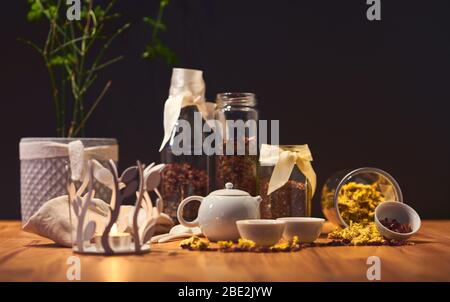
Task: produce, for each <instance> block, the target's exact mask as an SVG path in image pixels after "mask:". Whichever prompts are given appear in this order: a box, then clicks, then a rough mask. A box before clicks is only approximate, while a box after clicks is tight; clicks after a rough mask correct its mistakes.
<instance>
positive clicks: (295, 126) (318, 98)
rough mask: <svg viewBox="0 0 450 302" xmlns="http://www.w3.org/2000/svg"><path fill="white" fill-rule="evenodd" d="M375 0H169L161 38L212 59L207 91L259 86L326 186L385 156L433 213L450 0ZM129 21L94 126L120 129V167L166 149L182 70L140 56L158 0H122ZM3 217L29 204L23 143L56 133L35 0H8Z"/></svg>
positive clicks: (445, 190)
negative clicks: (167, 119)
mask: <svg viewBox="0 0 450 302" xmlns="http://www.w3.org/2000/svg"><path fill="white" fill-rule="evenodd" d="M365 3H366V1H365V0H352V1H335V0H327V1H325V0H322V1H298V0H296V1H294V0H291V1H288V0H277V1H257V0H254V1H236V0H233V1H230V0H227V1H224V0H223V1H212V0H192V1H183V0H172V1H171V3H170V5H169V8H168V10H167V13H166V17H165V20H166V23H167V25H168V32H167V33H164V34H163V35H162V38H163V39H164V41H165V42H166V43H167V44H168V45H169V46H170V47H171V48H172V49H173V50H174V51H175V52H176V53H177V54H178V55H179V57H180V58H181V61H182V64H181V65H180V67H189V68H198V69H202V70H203V71H204V77H205V80H206V85H207V97H208V99H210V100H213V99H214V97H215V94H216V93H217V92H222V91H249V92H255V93H256V94H257V97H258V101H259V105H258V108H259V110H260V113H261V118H262V119H279V120H280V128H281V129H280V130H281V143H282V144H288V143H289V144H303V143H308V144H309V146H310V148H311V150H312V152H313V156H314V163H313V164H314V167H315V169H316V172H317V174H318V185H319V186H318V188H319V190H318V193H319V194H316V196H315V198H314V205H313V212H314V215H321V211H320V204H319V198H320V196H319V195H320V188H321V186H322V185H323V183H324V181H325V180H326V178H327V177H329V176H330V175H331V174H332V173H334V172H336V171H338V170H341V169H346V168H358V167H362V166H374V167H378V168H381V169H384V170H386V171H388V172H389V173H391V174H392V175H393V176H394V177H395V178H396V179H397V180H398V182H399V183H400V185H401V187H402V190H403V193H404V197H405V201H406V202H407V203H409V204H411V205H412V206H413V207H415V208H416V209H417V210H418V212H419V214H421V215H422V216H423V217H424V218H450V205H449V198H448V196H449V193H450V192H449V180H450V165H449V162H450V160H449V159H450V156H449V155H450V140H449V128H450V127H449V126H450V125H449V124H450V122H449V118H448V114H449V111H448V110H447V108H448V106H447V102H448V101H449V97H450V85H449V71H450V18H449V17H448V15H449V12H450V1H437V0H433V1H425V0H423V1H407V0H396V1H386V0H382V20H381V21H373V22H370V21H368V20H367V19H366V9H367V8H368V6H367V5H366V4H365ZM117 9H118V10H119V11H120V12H121V13H122V14H123V20H128V21H130V22H132V23H133V24H132V28H131V29H130V30H129V31H128V32H127V33H126V34H125V35H124V36H122V37H121V38H120V39H119V40H118V41H117V42H116V44H114V45H115V46H114V48H113V50H112V51H111V52H110V53H109V56H110V57H112V56H113V55H114V54H124V55H126V59H125V60H123V61H122V62H120V63H118V64H116V65H114V66H112V67H110V68H109V69H107V70H106V71H105V72H104V73H103V74H102V78H101V79H100V80H99V81H98V86H96V87H94V89H93V91H94V93H95V94H98V93H99V91H100V90H101V88H102V86H101V85H104V83H106V81H107V80H108V79H111V80H112V81H113V86H112V89H111V91H110V92H109V93H108V95H107V96H106V98H105V99H104V100H103V101H102V104H101V106H100V107H99V108H98V110H97V111H96V112H95V114H94V115H93V119H92V120H91V122H90V124H89V127H88V130H87V136H93V137H116V138H117V139H118V140H119V143H120V161H121V167H122V168H123V167H125V166H126V165H130V164H132V163H133V162H134V161H135V160H136V159H141V160H143V161H145V162H151V161H158V160H159V154H158V147H159V145H160V142H161V139H162V114H163V112H162V110H163V104H164V101H165V98H166V97H167V91H168V88H169V81H170V74H171V69H170V68H169V67H167V66H166V65H165V64H164V62H162V61H156V62H147V61H144V60H142V59H141V58H140V53H141V52H142V50H143V48H144V45H145V43H146V41H147V39H148V36H149V29H148V27H147V26H146V25H144V24H143V23H142V22H141V19H142V17H143V16H144V15H155V14H156V9H157V2H156V1H144V0H127V1H124V0H121V1H119V5H118V6H117ZM0 10H1V17H0V25H1V26H0V33H1V39H2V40H1V47H0V68H1V69H0V87H1V90H0V99H1V107H0V108H1V109H0V110H1V111H0V112H1V118H0V129H1V131H2V132H1V140H0V141H1V148H0V152H1V154H0V158H1V159H2V169H1V174H0V181H1V189H2V197H1V199H0V218H1V219H5V218H8V219H18V218H19V217H20V200H19V199H20V198H19V196H20V194H19V160H18V142H19V139H20V138H21V137H34V136H37V137H40V136H44V137H46V136H54V134H55V130H54V128H55V124H54V111H53V106H52V101H51V97H50V86H49V80H48V75H47V73H46V70H45V68H44V65H43V62H42V61H41V59H40V57H39V56H38V55H37V54H36V53H35V52H34V51H33V50H32V49H31V48H29V47H28V46H25V45H23V44H21V43H19V42H17V41H16V38H17V37H22V38H29V39H32V40H33V41H36V42H40V41H43V39H44V37H45V32H46V27H45V25H36V24H29V23H27V21H26V10H27V4H26V1H25V0H20V1H17V0H14V1H3V2H2V6H1V7H0Z"/></svg>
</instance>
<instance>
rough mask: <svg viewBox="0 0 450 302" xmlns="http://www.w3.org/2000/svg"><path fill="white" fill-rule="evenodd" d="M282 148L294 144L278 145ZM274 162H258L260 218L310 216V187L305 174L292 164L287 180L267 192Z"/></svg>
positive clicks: (287, 148)
mask: <svg viewBox="0 0 450 302" xmlns="http://www.w3.org/2000/svg"><path fill="white" fill-rule="evenodd" d="M279 147H280V148H281V149H282V150H291V149H294V148H295V147H296V146H287V145H280V146H279ZM275 165H276V162H260V163H259V167H258V179H259V183H260V190H259V191H260V192H259V195H260V196H261V197H262V202H261V206H260V209H261V218H263V219H276V218H281V217H309V216H311V199H312V189H311V184H310V183H309V182H308V180H307V178H306V177H305V175H304V174H303V173H302V172H301V171H300V170H299V169H298V167H296V166H294V168H293V169H292V173H291V175H290V177H289V180H288V181H287V182H286V183H285V184H284V185H283V186H282V187H280V188H278V189H277V190H275V191H273V192H272V193H271V194H267V193H268V189H269V182H270V178H271V176H272V173H273V170H274V168H275Z"/></svg>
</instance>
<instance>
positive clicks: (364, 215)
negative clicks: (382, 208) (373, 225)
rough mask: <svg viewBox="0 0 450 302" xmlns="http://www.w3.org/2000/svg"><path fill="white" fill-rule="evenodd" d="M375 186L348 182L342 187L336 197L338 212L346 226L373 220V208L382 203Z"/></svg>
mask: <svg viewBox="0 0 450 302" xmlns="http://www.w3.org/2000/svg"><path fill="white" fill-rule="evenodd" d="M376 186H377V184H376V183H375V184H372V185H366V184H362V183H357V182H349V183H347V184H345V185H343V186H342V188H341V190H340V191H339V196H338V206H339V212H340V214H341V216H342V219H344V221H345V222H346V223H348V224H352V223H354V222H356V223H362V224H366V223H370V222H373V220H374V214H375V208H376V207H377V206H378V205H379V204H380V203H381V202H383V201H384V196H383V194H382V193H381V192H380V191H379V190H377V188H376Z"/></svg>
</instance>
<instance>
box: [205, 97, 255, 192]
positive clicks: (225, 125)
mask: <svg viewBox="0 0 450 302" xmlns="http://www.w3.org/2000/svg"><path fill="white" fill-rule="evenodd" d="M216 105H217V107H216V111H215V115H214V116H215V119H216V120H218V121H220V124H221V129H220V131H221V133H222V141H223V143H222V145H221V146H218V147H219V149H220V147H222V154H219V155H216V157H215V172H214V173H215V188H216V189H221V188H224V187H225V184H226V183H228V182H231V183H232V184H233V185H234V187H235V188H237V189H241V190H244V191H246V192H248V193H250V194H251V195H256V193H257V174H256V173H257V163H258V155H257V149H258V148H257V138H258V110H257V109H256V98H255V95H254V94H253V93H241V92H228V93H219V94H218V95H217V100H216ZM243 126H244V127H243Z"/></svg>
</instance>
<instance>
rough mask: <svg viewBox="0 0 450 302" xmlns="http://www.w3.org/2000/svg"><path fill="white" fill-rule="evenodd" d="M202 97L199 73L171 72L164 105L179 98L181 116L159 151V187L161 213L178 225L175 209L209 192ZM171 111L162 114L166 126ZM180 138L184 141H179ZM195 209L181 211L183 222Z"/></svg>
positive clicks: (177, 70) (198, 71)
mask: <svg viewBox="0 0 450 302" xmlns="http://www.w3.org/2000/svg"><path fill="white" fill-rule="evenodd" d="M204 94H205V84H204V81H203V73H202V71H200V70H193V69H182V68H174V70H173V73H172V81H171V86H170V91H169V95H170V97H169V99H168V100H167V101H166V105H165V109H166V107H167V106H168V103H169V102H170V101H171V97H172V100H173V99H174V98H178V97H181V98H182V100H183V102H182V103H181V104H180V103H179V104H178V106H181V108H180V111H179V112H180V114H179V116H178V119H177V122H176V123H175V124H174V127H173V129H172V131H171V132H170V139H169V140H168V142H167V143H166V145H165V146H164V148H163V149H162V151H161V161H162V163H164V164H166V167H165V168H164V170H163V172H162V175H161V184H160V191H161V195H162V197H163V199H164V209H163V211H164V212H165V213H166V214H168V215H169V216H170V217H171V218H172V219H173V220H174V221H177V209H178V205H179V204H180V202H181V201H182V200H183V199H184V198H186V197H189V196H192V195H201V196H206V195H207V194H208V191H209V181H208V173H207V171H208V158H207V156H206V155H205V154H204V153H203V152H202V143H203V140H204V138H205V135H204V133H203V131H202V130H203V125H204V123H205V119H204V118H203V117H202V115H201V114H200V111H199V107H198V106H199V105H198V104H199V101H200V102H204ZM194 100H196V101H194ZM169 104H170V103H169ZM172 106H173V105H172ZM172 109H173V107H172ZM174 111H176V110H169V112H166V111H165V112H164V114H165V122H166V114H167V113H171V112H172V113H173V112H174ZM183 137H184V138H185V139H182V138H183ZM180 138H181V139H180ZM196 138H197V139H196ZM198 138H201V139H200V140H199V139H198ZM199 142H200V144H199ZM198 207H199V204H198V203H195V202H191V203H189V205H188V206H187V207H186V208H185V210H184V218H185V219H186V220H193V219H195V217H197V210H198Z"/></svg>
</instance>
